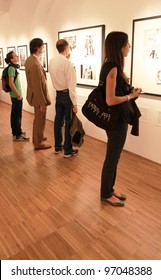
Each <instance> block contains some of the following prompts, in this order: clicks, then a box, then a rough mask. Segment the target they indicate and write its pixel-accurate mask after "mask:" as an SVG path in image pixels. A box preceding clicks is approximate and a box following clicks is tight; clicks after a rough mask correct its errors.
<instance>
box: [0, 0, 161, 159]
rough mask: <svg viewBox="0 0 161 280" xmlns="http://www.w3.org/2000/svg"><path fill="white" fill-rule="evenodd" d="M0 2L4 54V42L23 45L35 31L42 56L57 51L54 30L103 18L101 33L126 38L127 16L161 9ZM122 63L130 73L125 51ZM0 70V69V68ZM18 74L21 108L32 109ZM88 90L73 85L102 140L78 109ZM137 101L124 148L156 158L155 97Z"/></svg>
mask: <svg viewBox="0 0 161 280" xmlns="http://www.w3.org/2000/svg"><path fill="white" fill-rule="evenodd" d="M5 3H7V5H5ZM0 7H1V8H0V15H1V16H0V30H1V31H0V48H3V51H4V56H5V55H6V52H7V47H10V46H16V48H17V46H21V45H27V47H28V46H29V41H30V40H31V39H32V38H34V37H41V38H42V39H43V40H44V42H46V43H47V44H48V59H49V60H50V59H51V58H52V57H53V56H55V55H56V53H57V52H56V49H55V43H56V41H57V39H58V31H65V30H71V29H77V28H83V27H88V26H96V25H102V24H104V25H105V28H106V29H105V34H106V35H107V34H108V33H109V32H111V31H113V30H121V31H125V32H127V33H128V34H129V41H130V42H131V41H132V22H133V19H140V18H146V17H152V16H158V15H159V11H161V1H160V0H154V1H151V0H144V1H140V0H135V2H131V1H129V0H122V1H119V0H113V1H109V0H100V1H93V0H86V1H85V0H77V1H75V0H68V1H58V0H46V1H43V0H33V1H32V4H30V2H29V1H27V0H23V1H21V0H9V1H5V0H0ZM135 59H136V58H135ZM125 63H126V66H125V72H126V74H127V76H129V77H130V70H131V54H130V55H129V56H128V57H127V58H126V61H125ZM138 71H139V70H138ZM1 72H2V69H0V73H1ZM20 77H21V82H22V88H23V92H24V109H25V110H27V111H29V112H31V113H32V112H33V108H31V107H30V106H29V105H28V104H27V102H26V100H25V92H26V77H25V71H24V70H20ZM47 78H48V87H49V92H50V96H51V100H52V105H51V106H49V107H48V112H47V118H48V119H49V120H52V121H53V120H54V114H55V110H54V104H55V91H54V89H53V88H52V84H51V80H50V76H49V74H47ZM134 86H138V87H142V84H141V82H140V84H139V85H134ZM160 87H161V86H160ZM89 92H90V89H89V88H88V87H83V86H79V87H77V95H78V106H79V112H78V115H79V117H80V119H81V120H82V122H83V125H84V128H85V131H86V134H87V135H90V136H92V137H95V138H97V139H100V140H102V141H106V135H105V132H104V131H103V130H101V129H99V128H97V127H95V126H94V125H92V124H91V123H89V122H88V121H87V120H86V119H85V118H84V117H83V116H82V114H81V106H82V104H83V102H84V101H85V100H86V98H87V96H88V94H89ZM160 93H161V90H160ZM0 100H2V101H4V102H7V103H10V98H9V96H8V94H6V93H4V92H3V91H2V90H1V89H0ZM137 104H138V106H139V108H140V110H141V112H142V117H141V120H140V136H139V137H134V136H131V135H130V127H129V133H128V137H127V141H126V145H125V149H126V150H128V151H131V152H134V153H136V154H138V155H141V156H143V157H145V158H148V159H150V160H152V161H155V162H158V163H161V145H160V139H161V97H160V96H147V95H143V96H142V97H141V98H139V100H138V101H137ZM31 127H32V124H31Z"/></svg>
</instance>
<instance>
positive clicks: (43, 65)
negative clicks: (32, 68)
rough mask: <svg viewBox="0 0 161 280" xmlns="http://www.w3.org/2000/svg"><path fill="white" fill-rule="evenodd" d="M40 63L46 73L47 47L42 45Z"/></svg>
mask: <svg viewBox="0 0 161 280" xmlns="http://www.w3.org/2000/svg"><path fill="white" fill-rule="evenodd" d="M40 62H41V65H42V67H43V68H44V70H45V71H46V72H48V46H47V43H44V50H43V53H42V54H41V56H40Z"/></svg>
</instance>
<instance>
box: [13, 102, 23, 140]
mask: <svg viewBox="0 0 161 280" xmlns="http://www.w3.org/2000/svg"><path fill="white" fill-rule="evenodd" d="M11 102H12V108H11V129H12V134H13V135H14V136H20V135H21V133H22V130H21V120H22V100H18V99H17V98H13V97H11Z"/></svg>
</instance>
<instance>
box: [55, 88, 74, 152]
mask: <svg viewBox="0 0 161 280" xmlns="http://www.w3.org/2000/svg"><path fill="white" fill-rule="evenodd" d="M55 110H56V115H55V122H54V137H55V148H60V147H62V146H63V148H64V151H65V152H66V153H68V152H69V153H70V152H71V149H72V144H71V135H70V127H71V120H72V119H71V110H72V102H71V99H70V96H69V93H68V92H63V91H61V92H57V96H56V104H55ZM64 121H65V136H64V145H62V141H63V136H62V125H63V123H64Z"/></svg>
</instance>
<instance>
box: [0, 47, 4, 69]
mask: <svg viewBox="0 0 161 280" xmlns="http://www.w3.org/2000/svg"><path fill="white" fill-rule="evenodd" d="M0 68H4V57H3V49H2V48H0Z"/></svg>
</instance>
